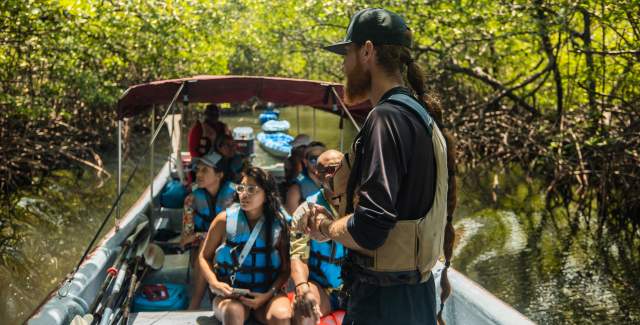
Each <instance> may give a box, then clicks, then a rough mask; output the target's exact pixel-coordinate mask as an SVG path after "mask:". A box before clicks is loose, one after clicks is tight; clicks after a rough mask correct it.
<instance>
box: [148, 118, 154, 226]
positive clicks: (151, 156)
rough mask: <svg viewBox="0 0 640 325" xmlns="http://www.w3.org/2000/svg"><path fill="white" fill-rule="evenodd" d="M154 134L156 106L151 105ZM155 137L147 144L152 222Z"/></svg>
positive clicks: (151, 218)
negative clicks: (148, 147)
mask: <svg viewBox="0 0 640 325" xmlns="http://www.w3.org/2000/svg"><path fill="white" fill-rule="evenodd" d="M155 133H156V105H152V106H151V134H152V135H155ZM154 140H155V136H152V137H151V143H150V144H149V145H150V146H151V149H150V151H149V178H150V182H149V189H150V191H149V196H150V197H149V199H150V201H149V207H150V209H149V216H150V218H149V220H154V219H153V178H154V173H153V170H154V167H155V166H154V157H155V147H156V146H155V143H156V142H155V141H154Z"/></svg>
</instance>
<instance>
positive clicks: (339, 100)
mask: <svg viewBox="0 0 640 325" xmlns="http://www.w3.org/2000/svg"><path fill="white" fill-rule="evenodd" d="M331 91H333V94H334V95H335V98H336V99H337V100H338V102H339V103H340V108H341V109H342V111H343V112H344V113H345V114H347V116H348V117H349V120H351V124H353V126H354V127H355V128H356V130H357V131H358V132H360V126H358V123H356V120H355V119H354V118H353V116H352V115H351V112H349V110H348V109H347V106H346V105H345V104H344V102H343V101H342V99H341V98H340V96H339V95H338V92H337V91H336V89H335V88H333V87H331Z"/></svg>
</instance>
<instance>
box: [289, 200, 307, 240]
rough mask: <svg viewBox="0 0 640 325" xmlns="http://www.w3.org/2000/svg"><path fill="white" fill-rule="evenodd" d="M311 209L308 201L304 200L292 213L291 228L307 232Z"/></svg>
mask: <svg viewBox="0 0 640 325" xmlns="http://www.w3.org/2000/svg"><path fill="white" fill-rule="evenodd" d="M310 216H311V211H310V209H309V204H308V203H307V202H302V204H300V205H299V206H298V207H297V208H296V210H295V211H294V212H293V213H292V214H291V217H292V220H291V229H293V231H296V232H304V233H307V229H308V223H309V218H310Z"/></svg>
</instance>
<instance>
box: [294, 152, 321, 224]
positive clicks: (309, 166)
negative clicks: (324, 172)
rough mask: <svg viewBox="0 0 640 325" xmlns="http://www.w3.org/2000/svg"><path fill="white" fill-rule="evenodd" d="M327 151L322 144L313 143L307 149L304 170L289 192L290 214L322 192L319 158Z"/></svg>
mask: <svg viewBox="0 0 640 325" xmlns="http://www.w3.org/2000/svg"><path fill="white" fill-rule="evenodd" d="M325 150H327V149H326V147H325V145H324V144H323V143H321V142H311V143H310V144H309V146H308V147H307V148H306V150H305V154H304V159H303V164H304V168H303V170H302V172H301V173H300V174H298V176H297V177H296V178H295V179H294V181H293V184H292V185H291V186H290V187H289V189H288V190H287V201H286V209H287V212H288V213H293V211H295V210H296V208H297V207H298V205H299V204H300V203H302V202H304V201H305V200H306V199H307V197H309V196H311V195H313V194H315V193H316V192H318V191H319V190H320V183H321V181H322V180H320V179H318V175H317V173H316V166H317V164H318V156H320V154H321V153H323V152H324V151H325Z"/></svg>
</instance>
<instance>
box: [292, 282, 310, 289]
mask: <svg viewBox="0 0 640 325" xmlns="http://www.w3.org/2000/svg"><path fill="white" fill-rule="evenodd" d="M303 284H306V285H309V281H304V282H300V283H298V284H296V287H295V288H296V289H298V287H299V286H301V285H303Z"/></svg>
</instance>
